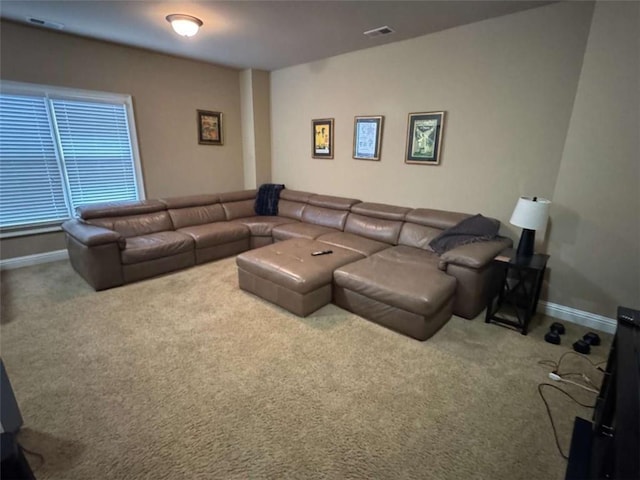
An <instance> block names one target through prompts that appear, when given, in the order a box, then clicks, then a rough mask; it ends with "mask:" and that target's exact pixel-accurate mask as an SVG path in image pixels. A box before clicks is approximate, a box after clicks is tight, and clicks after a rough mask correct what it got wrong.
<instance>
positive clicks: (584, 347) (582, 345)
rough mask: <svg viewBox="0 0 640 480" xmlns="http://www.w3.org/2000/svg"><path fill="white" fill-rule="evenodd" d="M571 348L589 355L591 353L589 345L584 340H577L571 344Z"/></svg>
mask: <svg viewBox="0 0 640 480" xmlns="http://www.w3.org/2000/svg"><path fill="white" fill-rule="evenodd" d="M573 349H574V350H575V351H576V352H578V353H584V354H585V355H589V354H590V353H591V345H589V344H588V343H587V342H585V341H584V340H578V341H576V342H575V343H574V344H573Z"/></svg>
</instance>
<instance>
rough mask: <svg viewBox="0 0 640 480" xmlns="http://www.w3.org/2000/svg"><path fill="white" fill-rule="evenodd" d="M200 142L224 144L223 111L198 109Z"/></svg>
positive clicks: (203, 143) (204, 143)
mask: <svg viewBox="0 0 640 480" xmlns="http://www.w3.org/2000/svg"><path fill="white" fill-rule="evenodd" d="M198 143H199V144H200V145H222V112H209V111H206V110H198Z"/></svg>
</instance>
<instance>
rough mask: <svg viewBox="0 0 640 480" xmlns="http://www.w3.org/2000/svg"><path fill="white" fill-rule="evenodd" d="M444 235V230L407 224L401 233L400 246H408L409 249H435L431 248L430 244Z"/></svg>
mask: <svg viewBox="0 0 640 480" xmlns="http://www.w3.org/2000/svg"><path fill="white" fill-rule="evenodd" d="M441 233H442V230H441V229H439V228H434V227H427V226H425V225H418V224H417V223H411V222H405V223H404V225H403V226H402V230H401V231H400V237H399V238H398V245H406V246H408V247H415V248H421V249H423V250H430V251H433V249H432V248H431V247H430V246H429V242H430V241H431V240H433V239H434V238H436V237H437V236H438V235H440V234H441Z"/></svg>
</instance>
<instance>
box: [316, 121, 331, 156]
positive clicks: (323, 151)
mask: <svg viewBox="0 0 640 480" xmlns="http://www.w3.org/2000/svg"><path fill="white" fill-rule="evenodd" d="M311 157H312V158H324V159H327V160H332V159H333V118H319V119H316V120H311Z"/></svg>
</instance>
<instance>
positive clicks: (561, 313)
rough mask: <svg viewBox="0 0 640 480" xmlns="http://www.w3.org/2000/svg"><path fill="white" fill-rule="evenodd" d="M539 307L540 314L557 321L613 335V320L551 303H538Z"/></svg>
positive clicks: (614, 328) (614, 323)
mask: <svg viewBox="0 0 640 480" xmlns="http://www.w3.org/2000/svg"><path fill="white" fill-rule="evenodd" d="M540 306H541V307H542V309H541V310H542V312H541V313H544V314H545V315H548V316H550V317H554V318H557V319H558V320H565V321H567V322H571V323H575V324H578V325H582V326H583V327H587V328H593V329H595V330H600V331H601V332H606V333H615V331H616V325H617V322H616V321H615V320H614V319H613V318H608V317H603V316H602V315H597V314H595V313H591V312H585V311H583V310H578V309H576V308H571V307H566V306H564V305H559V304H557V303H551V302H543V301H540ZM538 311H540V310H538Z"/></svg>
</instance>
